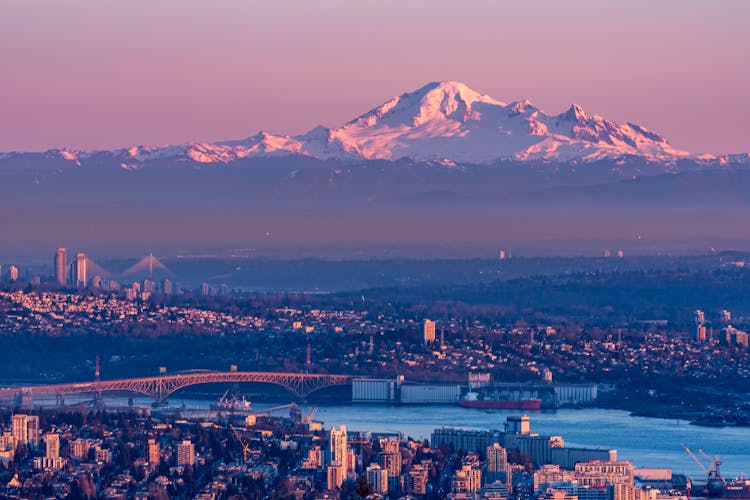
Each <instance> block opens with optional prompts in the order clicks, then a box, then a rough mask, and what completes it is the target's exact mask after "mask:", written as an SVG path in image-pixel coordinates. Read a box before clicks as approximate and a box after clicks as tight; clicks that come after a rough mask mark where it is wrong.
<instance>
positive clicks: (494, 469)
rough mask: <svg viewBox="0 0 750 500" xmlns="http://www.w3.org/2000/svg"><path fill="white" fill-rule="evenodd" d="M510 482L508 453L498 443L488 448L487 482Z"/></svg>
mask: <svg viewBox="0 0 750 500" xmlns="http://www.w3.org/2000/svg"><path fill="white" fill-rule="evenodd" d="M495 481H502V482H503V483H507V481H508V452H507V451H506V450H505V448H503V447H502V446H500V445H499V444H498V443H493V444H491V445H489V446H488V447H487V482H490V483H492V482H495Z"/></svg>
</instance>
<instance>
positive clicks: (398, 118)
mask: <svg viewBox="0 0 750 500" xmlns="http://www.w3.org/2000/svg"><path fill="white" fill-rule="evenodd" d="M24 155H26V156H29V155H31V156H32V158H33V156H39V154H36V155H34V154H33V153H31V154H30V153H17V152H10V153H4V154H2V155H1V156H0V159H10V158H13V157H24ZM41 155H43V156H45V157H47V158H60V159H63V160H66V161H70V162H73V163H78V164H80V163H82V162H105V163H110V162H118V163H119V165H120V166H121V167H122V168H126V169H129V168H130V169H132V168H138V167H140V166H143V165H144V164H148V163H149V162H154V161H164V160H175V161H188V162H194V163H198V164H221V163H231V162H236V161H238V160H242V159H252V158H279V157H293V156H298V157H310V158H315V159H318V160H336V161H341V162H345V163H351V162H356V161H363V160H388V161H397V160H404V159H406V160H411V161H420V162H424V161H431V162H439V163H443V164H446V165H455V164H492V163H496V162H498V161H509V160H510V161H519V162H525V161H526V162H528V161H535V162H548V163H586V162H588V163H590V162H595V161H601V160H610V161H615V162H616V161H623V160H624V159H628V158H638V159H643V160H646V161H649V162H655V163H662V164H675V163H677V162H679V161H680V160H691V161H695V162H699V163H705V164H718V165H724V164H727V163H742V162H750V159H749V158H750V157H748V155H747V154H744V155H742V154H740V155H722V156H713V155H696V154H691V153H688V152H687V151H683V150H679V149H676V148H674V147H672V146H671V145H670V144H669V143H668V142H667V140H666V139H665V138H663V137H662V136H660V135H659V134H657V133H655V132H653V131H651V130H648V129H647V128H645V127H643V126H641V125H636V124H634V123H626V124H617V123H615V122H612V121H609V120H606V119H604V118H602V117H600V116H598V115H592V114H589V113H587V112H586V111H585V110H584V109H583V108H582V107H581V106H579V105H577V104H573V105H571V106H570V108H569V109H567V110H566V111H564V112H563V113H560V114H557V115H550V114H547V113H545V112H544V111H543V110H542V109H540V108H538V107H537V106H535V105H534V104H533V103H531V102H530V101H527V100H524V101H514V102H511V103H505V102H501V101H498V100H496V99H494V98H492V97H490V96H487V95H483V94H480V93H478V92H476V91H474V90H472V89H471V88H469V87H467V86H466V85H464V84H462V83H459V82H453V81H445V82H433V83H429V84H427V85H425V86H424V87H422V88H419V89H417V90H415V91H413V92H409V93H405V94H402V95H400V96H398V97H394V98H393V99H391V100H389V101H388V102H386V103H384V104H382V105H380V106H378V107H376V108H374V109H372V110H370V111H368V112H367V113H365V114H363V115H361V116H359V117H357V118H355V119H353V120H351V121H350V122H348V123H346V124H345V125H344V126H342V127H339V128H328V127H323V126H318V127H315V128H313V129H312V130H310V131H309V132H307V133H305V134H301V135H296V136H289V135H275V134H269V133H266V132H259V133H257V134H256V135H254V136H252V137H248V138H246V139H241V140H234V141H224V142H216V143H188V144H182V145H176V146H163V147H150V146H134V147H130V148H125V149H118V150H113V151H74V150H69V149H58V150H50V151H46V152H44V153H41Z"/></svg>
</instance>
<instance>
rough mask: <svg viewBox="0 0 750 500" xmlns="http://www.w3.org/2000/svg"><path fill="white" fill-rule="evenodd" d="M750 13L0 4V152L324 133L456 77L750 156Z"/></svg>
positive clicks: (740, 7) (419, 3)
mask: <svg viewBox="0 0 750 500" xmlns="http://www.w3.org/2000/svg"><path fill="white" fill-rule="evenodd" d="M748 21H750V2H748V1H747V0H734V1H730V0H724V1H720V2H706V1H685V0H671V1H661V2H653V1H651V0H638V1H628V2H602V1H601V0H587V1H566V2H560V1H557V0H550V1H530V2H526V1H524V2H501V1H496V0H486V1H477V2H455V1H443V0H410V1H406V2H405V1H403V0H364V1H363V0H358V1H351V0H328V1H325V2H310V1H306V0H298V1H285V0H276V1H268V2H254V1H237V0H213V1H195V0H159V1H156V2H154V1H150V0H148V1H147V0H130V1H128V2H97V1H94V0H86V1H84V0H70V1H65V2H51V1H33V0H24V1H15V2H14V1H0V67H2V78H1V79H0V81H2V83H1V84H0V88H1V89H2V91H1V92H0V151H7V150H42V149H47V148H53V147H63V146H67V147H71V148H89V149H90V148H112V147H122V146H130V145H134V144H149V145H158V144H167V143H182V142H186V141H212V140H222V139H234V138H241V137H246V136H249V135H252V134H254V133H256V132H257V131H258V130H260V129H263V130H267V131H270V132H276V133H300V132H303V131H306V130H308V129H309V128H311V127H312V126H314V125H316V124H319V123H320V124H324V125H328V126H338V125H341V124H342V123H344V122H345V121H348V120H349V119H351V118H353V117H354V116H356V115H359V114H361V113H363V112H365V111H367V110H368V109H370V108H372V107H374V106H376V105H379V104H380V103H382V102H383V101H385V100H386V99H388V98H390V97H391V96H394V95H398V94H400V93H402V92H405V91H410V90H413V89H415V88H417V87H419V86H421V85H423V84H424V83H426V82H429V81H434V80H459V81H463V82H464V83H466V84H468V85H469V86H471V87H473V88H475V89H476V90H478V91H480V92H483V93H487V94H489V95H492V96H493V97H495V98H497V99H500V100H504V101H511V100H515V99H521V98H528V99H530V100H532V101H534V102H535V103H536V104H537V105H539V106H541V107H542V108H544V109H545V110H546V111H548V112H552V113H557V112H560V111H562V110H563V109H564V108H566V107H567V106H568V105H570V103H572V102H578V103H580V104H582V105H583V106H584V107H585V108H586V110H587V111H589V112H591V113H596V114H600V115H602V116H605V117H607V118H610V119H613V120H615V121H618V122H624V121H631V122H636V123H639V124H642V125H644V126H646V127H649V128H651V129H654V130H656V131H658V132H660V133H662V134H663V135H665V136H666V137H667V138H668V139H669V140H670V142H671V143H672V144H673V145H675V146H677V147H680V148H684V149H688V150H690V151H695V152H709V153H726V152H740V151H748V150H750V139H748V138H749V137H750V133H748V132H749V130H748V118H750V99H748V98H747V91H748V88H750V64H748V54H750V35H748Z"/></svg>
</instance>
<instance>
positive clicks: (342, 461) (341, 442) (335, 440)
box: [328, 425, 349, 486]
mask: <svg viewBox="0 0 750 500" xmlns="http://www.w3.org/2000/svg"><path fill="white" fill-rule="evenodd" d="M346 439H347V438H346V426H345V425H342V426H341V427H339V428H338V429H336V428H335V427H332V428H331V433H330V436H329V440H328V446H329V448H328V451H329V456H330V463H331V464H333V463H334V462H335V463H337V464H338V465H339V466H341V469H342V474H346V471H347V470H348V469H349V467H348V465H349V464H348V463H347V462H348V459H349V453H348V452H347V440H346ZM339 486H340V485H339Z"/></svg>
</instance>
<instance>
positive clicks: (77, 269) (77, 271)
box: [73, 252, 88, 288]
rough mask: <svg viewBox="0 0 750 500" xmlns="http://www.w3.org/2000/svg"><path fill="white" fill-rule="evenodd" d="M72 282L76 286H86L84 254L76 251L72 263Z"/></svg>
mask: <svg viewBox="0 0 750 500" xmlns="http://www.w3.org/2000/svg"><path fill="white" fill-rule="evenodd" d="M73 282H74V283H75V285H76V287H78V288H86V284H87V283H88V280H87V279H86V254H85V253H83V252H78V253H77V254H76V261H75V262H74V263H73Z"/></svg>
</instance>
